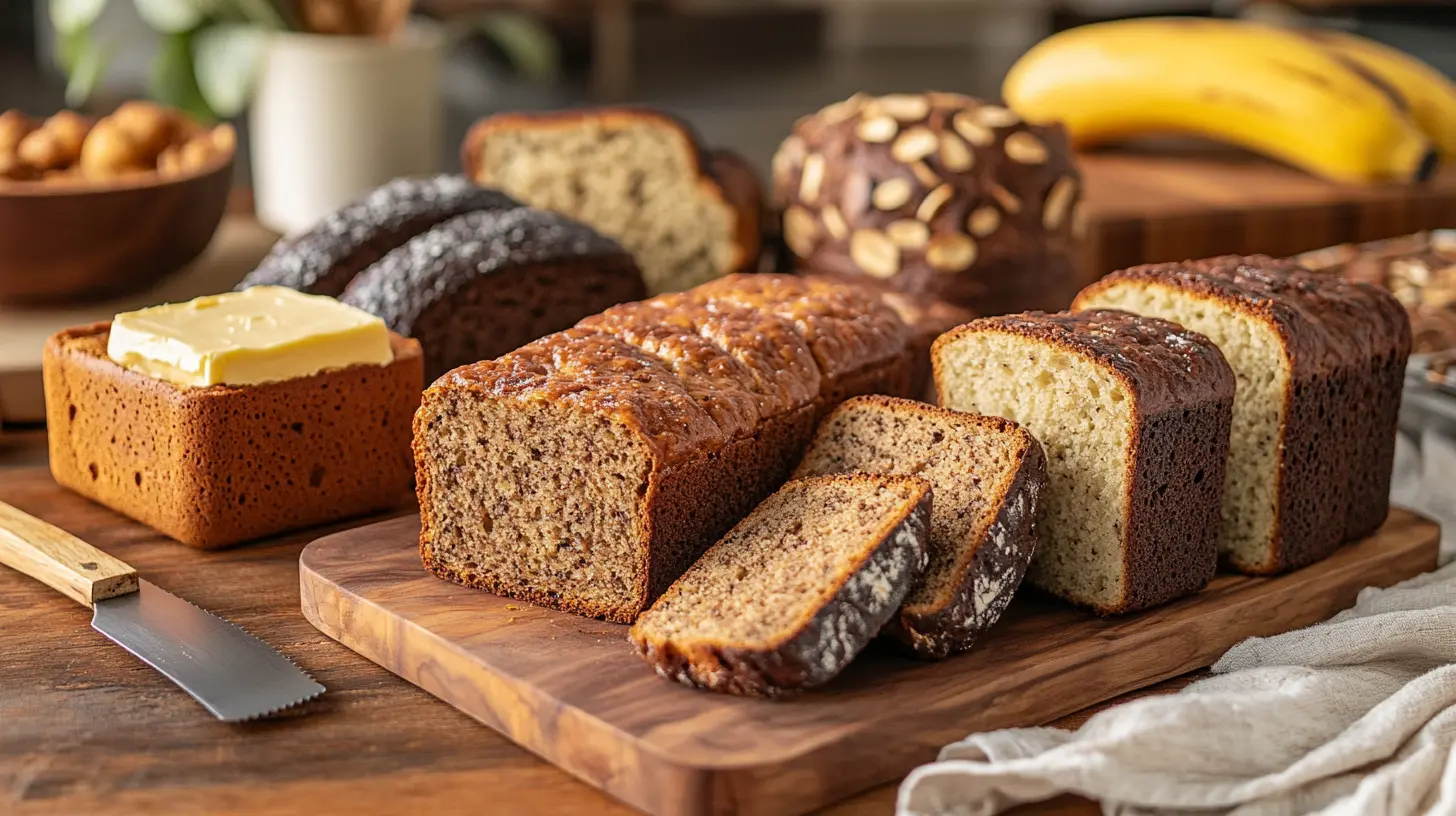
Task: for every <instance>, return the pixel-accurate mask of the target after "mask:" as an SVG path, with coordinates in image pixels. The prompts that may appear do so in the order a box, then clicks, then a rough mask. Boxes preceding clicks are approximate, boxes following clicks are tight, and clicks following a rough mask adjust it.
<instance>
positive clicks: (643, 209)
mask: <svg viewBox="0 0 1456 816" xmlns="http://www.w3.org/2000/svg"><path fill="white" fill-rule="evenodd" d="M461 164H462V166H463V167H465V170H466V173H467V174H468V175H469V176H470V178H472V179H473V180H475V181H476V182H478V183H480V184H484V185H487V186H490V187H497V188H500V189H501V190H503V191H505V192H506V193H508V194H510V195H513V196H516V197H518V198H520V199H521V200H522V201H524V202H526V203H527V204H530V205H531V206H533V207H540V208H541V209H547V210H555V211H556V212H559V213H562V214H564V215H567V216H570V217H572V218H575V219H577V220H579V221H583V222H585V223H587V224H589V225H590V226H592V227H593V228H595V229H596V230H597V231H599V232H601V233H603V234H605V235H608V236H610V237H612V238H615V239H617V240H618V241H620V242H621V243H622V246H624V247H626V248H627V251H629V252H631V253H632V255H633V256H634V257H635V258H636V259H637V264H638V266H640V267H641V268H642V271H643V274H644V277H645V278H646V280H647V288H648V290H649V291H650V292H651V293H653V294H657V293H660V292H675V291H680V290H683V289H687V288H689V287H692V286H696V285H698V284H700V283H704V282H706V281H709V280H712V279H713V278H716V277H720V276H722V275H726V274H728V273H730V272H739V271H751V270H752V269H753V268H754V267H755V266H756V265H757V263H758V255H759V250H760V247H761V244H762V239H761V236H760V230H761V221H762V217H763V216H762V208H763V201H762V199H763V192H762V190H761V188H760V186H759V184H758V181H757V179H756V178H755V177H754V176H753V174H752V172H751V171H748V170H747V169H746V164H744V163H743V162H742V161H741V160H739V159H737V158H736V157H735V156H733V155H731V154H724V153H710V152H707V151H705V150H704V149H703V148H702V147H701V146H700V145H699V143H698V141H697V138H696V137H695V136H694V134H693V133H692V131H691V130H690V129H689V128H688V127H687V125H685V124H684V123H682V122H681V121H679V120H677V119H675V118H673V117H671V116H668V115H667V114H664V113H659V112H656V111H651V110H645V109H631V108H602V109H597V110H581V111H568V112H559V113H543V114H533V113H510V114H502V115H498V116H492V117H489V118H486V119H483V120H481V121H479V122H477V123H476V124H475V125H474V126H473V127H472V128H471V129H470V132H469V134H468V135H467V136H466V138H465V144H464V146H463V148H462V153H461Z"/></svg>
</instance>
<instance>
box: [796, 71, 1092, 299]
mask: <svg viewBox="0 0 1456 816" xmlns="http://www.w3.org/2000/svg"><path fill="white" fill-rule="evenodd" d="M1081 188H1082V182H1081V176H1080V175H1079V174H1078V172H1077V168H1076V165H1075V163H1074V162H1073V156H1072V151H1071V148H1070V146H1069V143H1068V140H1067V134H1066V131H1065V130H1063V129H1062V128H1061V127H1060V126H1058V125H1032V124H1029V123H1027V122H1024V121H1022V120H1021V118H1020V117H1018V116H1017V115H1016V114H1015V113H1014V112H1013V111H1011V110H1009V109H1007V108H1005V107H1002V106H1000V105H995V104H990V103H987V102H983V101H981V100H977V99H972V98H970V97H967V96H962V95H960V94H948V93H924V94H892V95H889V96H869V95H866V94H856V95H854V96H852V97H850V98H849V99H846V100H844V101H842V102H836V103H835V104H833V105H830V106H828V107H826V108H824V109H823V110H820V111H819V112H817V113H815V114H812V115H810V116H806V117H804V118H802V119H800V120H799V121H798V122H797V123H796V124H795V125H794V130H793V133H792V134H791V135H790V136H789V137H788V138H786V139H785V140H784V141H783V143H782V144H781V145H780V147H779V149H778V152H777V153H776V154H775V156H774V160H773V196H772V204H773V207H774V208H775V209H776V210H778V211H782V213H783V241H784V243H785V244H786V245H787V248H788V250H789V251H790V253H791V254H792V255H793V256H795V257H796V258H797V263H798V266H799V268H800V269H802V270H804V271H807V272H813V273H816V274H826V275H839V276H845V277H850V278H857V279H864V278H869V279H871V280H878V281H882V282H883V283H885V284H886V285H888V286H890V287H892V288H894V289H898V290H900V291H905V292H923V293H928V294H932V295H936V296H939V297H941V298H943V299H945V300H947V301H950V302H951V303H954V304H956V305H958V306H961V307H964V308H968V309H971V310H973V311H975V312H976V313H978V314H983V315H996V314H1005V313H1007V312H1019V311H1023V310H1026V309H1064V308H1066V307H1067V305H1068V304H1069V303H1071V301H1072V296H1073V295H1074V294H1076V291H1077V277H1076V268H1075V257H1076V247H1077V242H1078V236H1079V235H1080V229H1081V226H1080V225H1081V219H1080V217H1079V212H1078V211H1079V203H1078V202H1079V199H1080V197H1081V192H1082V189H1081Z"/></svg>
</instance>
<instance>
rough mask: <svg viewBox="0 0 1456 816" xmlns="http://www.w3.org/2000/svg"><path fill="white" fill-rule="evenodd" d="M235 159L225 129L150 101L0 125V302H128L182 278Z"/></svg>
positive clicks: (218, 211)
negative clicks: (101, 112)
mask: <svg viewBox="0 0 1456 816" xmlns="http://www.w3.org/2000/svg"><path fill="white" fill-rule="evenodd" d="M236 152H237V134H236V133H235V132H234V131H233V129H232V127H231V126H229V125H219V126H217V127H215V128H204V127H202V126H200V125H198V124H197V123H195V122H193V121H191V120H190V119H188V118H187V117H186V116H184V115H182V114H181V113H180V112H178V111H174V110H170V109H168V108H164V107H161V106H159V105H154V104H152V103H149V102H127V103H125V104H123V105H122V106H121V107H119V108H117V109H116V111H115V112H114V113H112V114H111V115H109V116H105V117H102V118H100V119H96V120H91V119H88V118H87V117H84V116H81V115H80V114H77V113H74V112H72V111H61V112H60V113H57V114H55V115H54V116H51V117H50V118H47V119H44V120H41V119H36V118H32V117H29V116H27V115H25V114H24V113H21V112H20V111H15V110H10V111H6V112H5V113H3V114H0V301H4V302H7V303H25V302H36V301H54V300H59V299H69V300H75V299H81V298H85V299H96V298H103V297H109V296H114V295H120V294H126V293H129V292H134V291H138V290H141V289H145V288H146V287H148V286H150V285H151V284H153V283H155V282H157V281H158V280H160V279H162V278H163V277H165V276H167V275H169V274H171V273H172V272H175V271H177V270H178V269H180V268H182V267H183V266H185V265H186V264H187V263H188V262H190V261H191V260H192V259H194V258H196V257H197V256H198V255H199V254H201V252H202V250H203V249H205V248H206V247H207V244H208V242H209V241H210V240H211V239H212V235H213V233H214V232H216V231H217V226H218V223H219V222H220V221H221V220H222V215H223V210H224V209H225V208H226V206H227V197H228V189H229V187H230V186H231V183H232V163H233V155H234V154H235V153H236Z"/></svg>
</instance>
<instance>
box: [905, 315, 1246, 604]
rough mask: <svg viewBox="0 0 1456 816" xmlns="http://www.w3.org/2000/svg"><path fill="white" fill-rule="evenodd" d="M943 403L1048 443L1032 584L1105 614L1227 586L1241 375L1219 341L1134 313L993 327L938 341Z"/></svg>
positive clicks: (990, 322) (1029, 319)
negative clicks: (1214, 581) (1223, 508)
mask: <svg viewBox="0 0 1456 816" xmlns="http://www.w3.org/2000/svg"><path fill="white" fill-rule="evenodd" d="M931 357H932V361H933V364H934V368H935V380H936V386H937V389H938V392H939V397H940V404H941V405H943V406H946V407H948V408H953V409H956V410H963V411H976V412H979V413H983V414H989V415H993V416H1002V417H1006V418H1007V419H1011V420H1013V421H1015V422H1017V423H1019V424H1020V425H1021V426H1022V427H1024V428H1026V429H1027V430H1029V431H1030V432H1031V433H1032V434H1033V435H1035V436H1036V438H1037V439H1039V440H1040V441H1041V443H1042V445H1043V446H1044V447H1045V450H1046V461H1047V489H1046V491H1045V492H1044V493H1043V495H1042V498H1041V501H1040V511H1039V513H1038V516H1039V518H1038V521H1037V526H1038V531H1037V539H1038V541H1037V552H1036V557H1035V559H1034V560H1033V561H1032V566H1031V569H1030V571H1029V572H1028V578H1029V579H1030V580H1031V581H1032V583H1034V584H1036V585H1037V586H1040V587H1042V588H1044V589H1047V590H1049V591H1051V592H1053V593H1056V594H1058V595H1060V596H1062V597H1064V598H1067V599H1068V600H1071V601H1073V602H1074V603H1078V604H1082V605H1085V606H1089V607H1091V608H1093V609H1095V610H1096V611H1098V612H1102V613H1112V612H1126V611H1130V610H1134V609H1142V608H1144V607H1148V606H1152V605H1154V604H1158V603H1162V602H1164V601H1167V600H1171V599H1173V598H1176V597H1179V596H1182V595H1186V594H1188V593H1191V592H1195V591H1197V590H1198V589H1200V588H1201V587H1202V586H1203V585H1204V584H1205V583H1207V582H1208V580H1209V579H1210V578H1212V577H1213V571H1214V566H1215V563H1216V560H1217V539H1218V530H1219V525H1220V504H1221V498H1222V493H1223V478H1224V467H1225V463H1226V459H1227V457H1228V445H1229V424H1230V420H1231V415H1232V406H1233V398H1234V375H1233V371H1232V370H1231V369H1230V368H1229V365H1228V363H1227V362H1226V361H1225V360H1224V357H1223V355H1222V354H1221V353H1220V352H1219V350H1218V348H1217V347H1216V346H1215V345H1214V344H1213V343H1212V342H1211V341H1209V340H1208V338H1206V337H1204V336H1202V335H1200V334H1197V333H1195V332H1192V331H1188V330H1187V329H1184V328H1183V327H1182V326H1179V325H1177V324H1174V323H1169V322H1167V321H1164V320H1158V319H1156V318H1147V317H1139V316H1137V315H1132V314H1127V313H1125V312H1114V311H1088V312H1078V313H1066V312H1063V313H1059V314H1043V313H1040V312H1029V313H1024V314H1019V315H1008V316H1005V317H996V318H985V319H981V320H977V321H974V322H972V323H970V324H968V325H965V326H961V327H960V328H958V329H955V330H953V331H951V332H948V333H947V334H945V335H943V336H942V337H941V338H940V339H939V340H937V341H936V343H935V346H934V348H933V349H932V352H931Z"/></svg>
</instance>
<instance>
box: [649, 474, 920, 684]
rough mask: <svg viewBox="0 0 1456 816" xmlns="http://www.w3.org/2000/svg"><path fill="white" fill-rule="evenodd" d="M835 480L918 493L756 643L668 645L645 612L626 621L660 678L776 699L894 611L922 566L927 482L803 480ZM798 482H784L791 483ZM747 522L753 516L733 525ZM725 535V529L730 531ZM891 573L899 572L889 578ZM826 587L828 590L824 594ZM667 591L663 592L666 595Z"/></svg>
mask: <svg viewBox="0 0 1456 816" xmlns="http://www.w3.org/2000/svg"><path fill="white" fill-rule="evenodd" d="M815 480H834V481H840V482H845V483H851V484H859V485H864V486H865V487H866V489H874V487H875V486H876V485H879V484H883V483H897V484H900V483H908V484H912V485H913V486H914V487H915V489H916V491H917V498H916V499H915V500H914V503H913V504H912V505H911V506H910V507H909V508H908V510H907V512H905V513H904V514H903V515H899V516H895V517H892V518H887V519H885V520H884V523H883V525H882V527H881V530H880V532H879V533H877V534H876V536H875V538H876V540H877V543H876V544H875V545H874V546H873V548H872V549H871V551H870V552H869V554H868V555H867V556H866V557H865V558H864V559H863V560H862V561H860V562H858V563H857V564H855V565H853V567H851V568H850V569H849V570H847V571H846V572H844V573H843V574H842V575H841V576H840V577H839V579H838V581H837V582H836V583H835V585H834V586H832V587H826V588H824V591H825V594H826V595H828V597H827V598H826V599H825V601H824V603H823V604H821V605H820V606H819V607H818V608H817V609H815V610H814V611H813V613H812V614H811V615H810V616H809V617H807V618H806V619H803V620H801V621H799V622H798V623H796V625H794V626H793V627H792V628H790V629H789V630H788V631H786V632H784V633H782V635H781V636H780V637H779V638H777V639H776V640H775V641H774V642H772V643H769V644H764V645H763V646H759V647H756V648H755V647H749V646H744V645H739V644H731V643H721V642H719V643H712V642H697V643H689V644H679V643H674V642H673V641H671V640H670V639H666V638H663V637H661V636H659V635H655V634H654V633H653V631H652V612H651V611H649V612H647V613H645V614H644V615H643V616H642V618H641V619H640V620H639V621H638V623H637V625H636V626H633V627H632V631H631V633H630V635H629V638H630V640H631V642H632V643H633V645H634V646H635V647H636V649H637V652H638V654H640V655H641V656H642V659H643V660H645V661H647V663H648V664H649V665H651V666H652V667H653V669H654V670H655V671H656V672H657V673H658V674H659V675H661V676H662V677H664V678H667V679H669V680H674V681H677V682H679V683H682V684H684V685H688V686H694V687H697V688H704V689H709V690H712V691H720V692H726V693H729V694H739V695H746V696H753V697H767V698H781V697H785V696H788V695H792V694H794V693H797V692H799V691H803V690H805V689H808V688H812V687H814V686H817V685H820V684H822V683H824V682H826V681H828V680H830V679H832V678H833V677H834V676H835V675H837V674H839V672H840V671H842V670H843V669H844V667H845V666H847V665H849V663H850V661H851V660H853V659H854V658H855V656H856V655H858V654H859V653H860V652H861V651H862V650H863V649H864V647H865V646H866V645H868V644H869V642H870V640H871V639H873V638H874V637H875V635H876V634H877V633H878V632H879V631H880V629H881V627H883V626H884V625H885V624H886V623H887V622H888V621H889V620H890V619H891V618H892V617H893V616H894V614H895V610H896V609H897V608H899V606H900V603H901V601H903V600H904V598H905V595H906V594H907V593H908V592H909V591H910V587H911V586H912V585H913V584H914V581H915V579H916V578H918V577H919V574H920V572H921V571H922V570H923V569H924V568H925V562H926V538H927V536H928V534H929V529H930V509H931V488H930V483H929V482H927V481H925V480H924V479H920V478H918V477H914V476H885V475H870V474H862V473H856V474H848V475H837V476H821V477H815V478H814V479H809V480H805V481H808V482H813V481H815ZM800 484H801V483H800V482H790V483H789V484H788V485H785V487H784V489H785V490H788V489H793V488H794V487H795V486H798V485H800ZM753 523H754V519H753V517H752V516H749V517H748V518H746V519H744V520H743V521H742V522H740V523H739V525H738V526H737V527H735V528H734V529H735V531H736V530H737V529H739V528H742V527H746V526H748V525H751V524H753ZM729 535H732V533H731V532H730V533H729ZM890 576H898V579H897V580H891V579H890ZM831 590H832V594H829V593H830V591H831ZM673 592H674V590H673V589H669V590H668V591H667V592H666V593H665V594H664V596H663V600H664V601H667V600H669V599H670V597H671V596H672V594H673Z"/></svg>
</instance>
